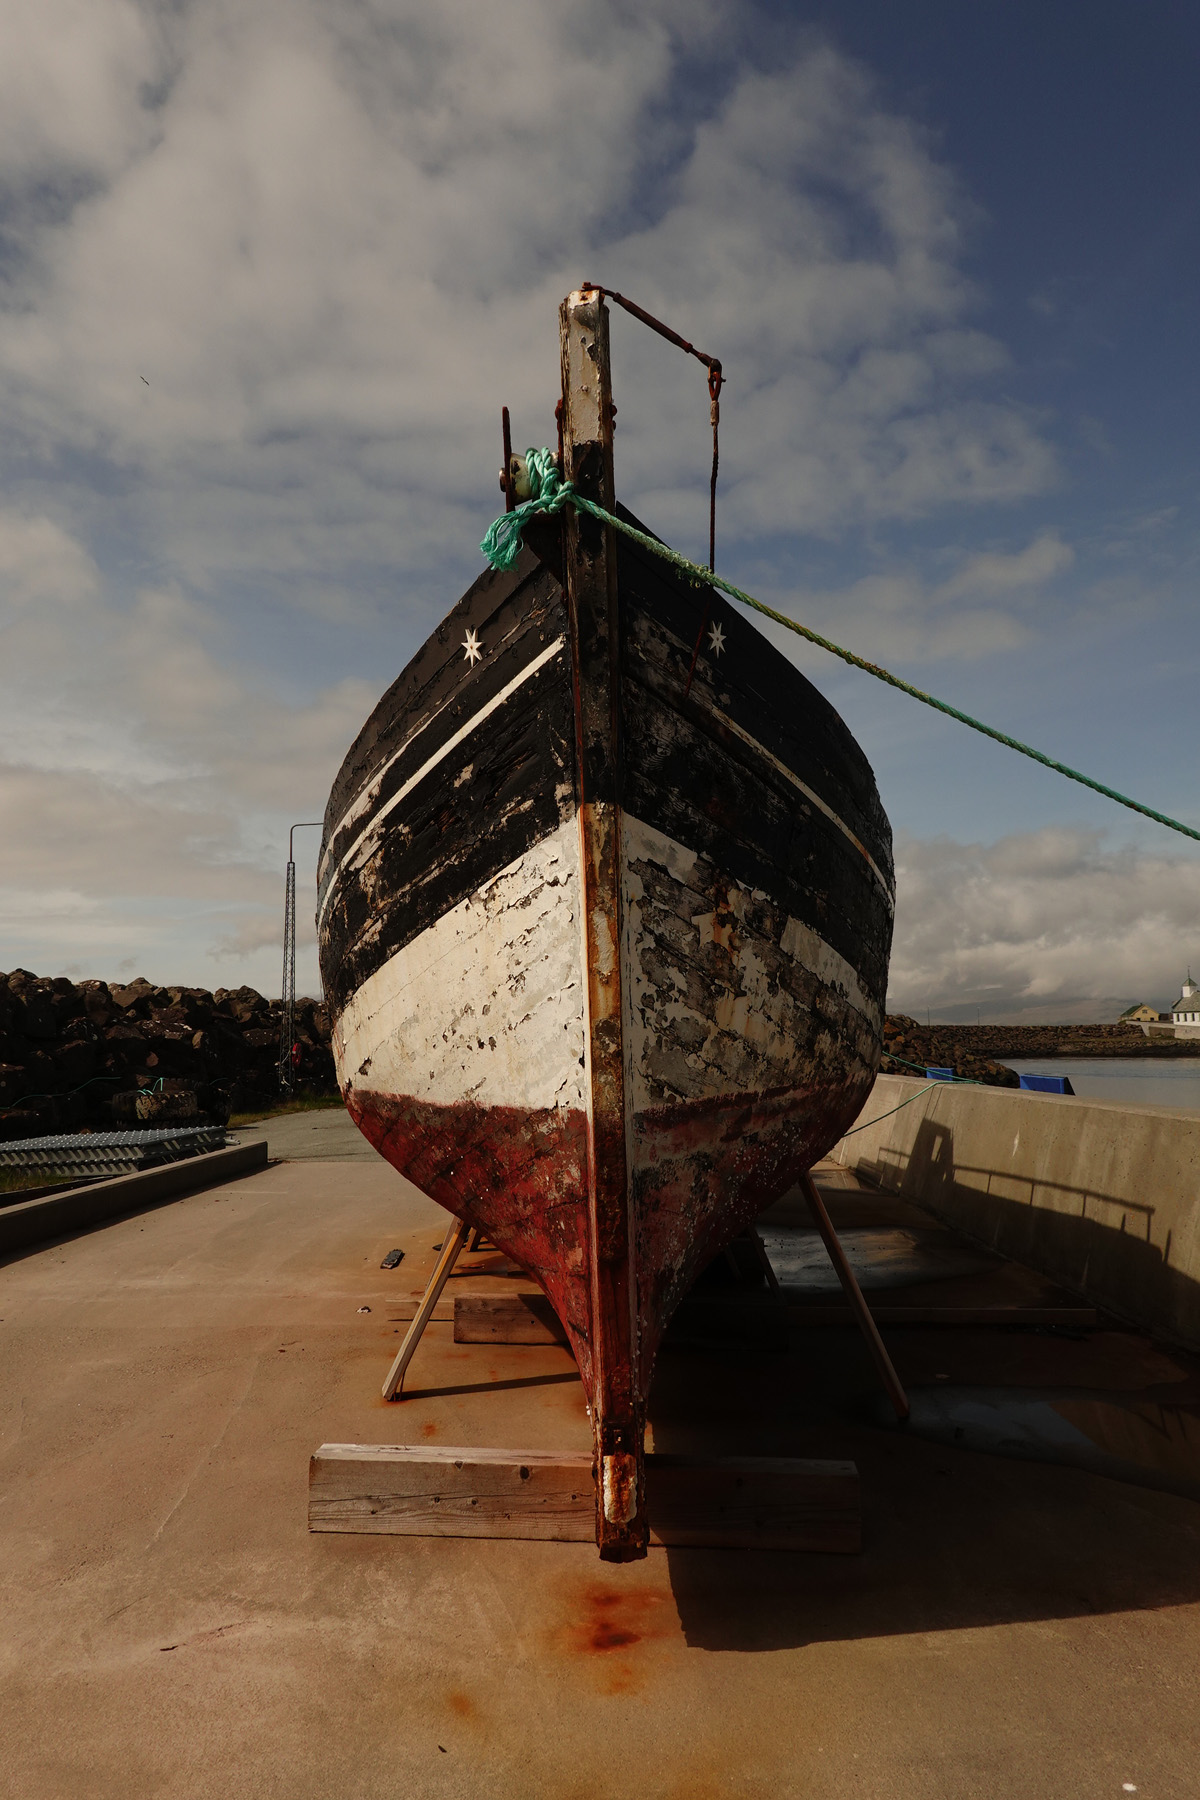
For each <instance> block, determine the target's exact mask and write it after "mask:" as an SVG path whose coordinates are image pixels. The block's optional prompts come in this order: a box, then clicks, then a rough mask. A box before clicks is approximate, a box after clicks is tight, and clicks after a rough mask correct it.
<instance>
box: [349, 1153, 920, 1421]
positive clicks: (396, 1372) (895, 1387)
mask: <svg viewBox="0 0 1200 1800" xmlns="http://www.w3.org/2000/svg"><path fill="white" fill-rule="evenodd" d="M800 1186H801V1188H802V1189H803V1191H804V1197H805V1199H806V1200H807V1202H808V1207H809V1211H810V1212H811V1213H812V1216H813V1218H814V1220H815V1221H816V1226H817V1230H818V1231H819V1232H820V1234H821V1238H822V1241H823V1242H824V1245H825V1248H826V1250H827V1251H828V1252H829V1260H830V1262H831V1263H832V1264H833V1266H834V1268H835V1270H836V1271H837V1277H838V1280H839V1281H840V1282H841V1284H842V1290H843V1292H844V1293H845V1296H846V1299H847V1301H848V1303H849V1306H850V1310H851V1312H852V1313H853V1315H854V1318H855V1321H856V1323H857V1325H858V1327H859V1330H860V1331H861V1332H862V1334H863V1337H864V1338H865V1339H866V1343H867V1348H868V1350H869V1351H870V1353H871V1360H872V1361H873V1362H874V1364H875V1368H876V1370H877V1371H878V1374H879V1379H880V1381H881V1382H882V1383H883V1387H884V1391H885V1392H886V1394H887V1397H888V1399H889V1400H890V1401H891V1403H892V1406H893V1407H894V1408H895V1412H896V1417H897V1418H898V1419H907V1417H908V1415H909V1405H908V1397H907V1395H906V1394H905V1392H904V1388H903V1387H902V1385H901V1382H900V1377H899V1376H898V1375H897V1373H896V1369H895V1365H894V1364H893V1362H892V1359H891V1357H890V1356H889V1355H888V1353H887V1347H886V1345H885V1344H884V1341H883V1339H882V1338H881V1337H880V1335H879V1327H878V1326H877V1325H876V1323H875V1320H874V1318H873V1317H872V1316H871V1309H870V1307H869V1306H868V1305H867V1302H866V1300H865V1299H864V1297H863V1291H862V1289H861V1288H860V1287H859V1285H858V1278H857V1277H856V1275H855V1273H854V1270H853V1269H852V1268H851V1267H850V1263H849V1260H848V1258H847V1256H846V1252H845V1250H844V1249H843V1248H842V1244H841V1240H840V1238H839V1237H838V1235H837V1232H836V1231H835V1230H834V1228H833V1221H832V1220H831V1219H830V1217H829V1214H828V1212H827V1211H826V1208H825V1202H824V1201H823V1200H822V1198H821V1196H820V1194H819V1192H818V1191H817V1185H816V1183H815V1182H814V1180H813V1178H812V1176H811V1175H810V1174H805V1175H803V1176H801V1178H800ZM747 1235H748V1237H749V1238H750V1241H751V1243H752V1244H753V1245H754V1248H755V1253H756V1256H757V1260H758V1263H759V1266H760V1268H761V1269H762V1272H763V1276H764V1278H765V1280H766V1283H767V1287H768V1288H769V1289H770V1291H771V1292H772V1293H773V1294H778V1293H779V1282H778V1279H777V1278H776V1275H775V1271H774V1269H773V1268H772V1267H771V1259H770V1257H769V1256H768V1255H767V1251H766V1246H765V1245H764V1243H763V1241H762V1239H761V1238H760V1237H759V1235H758V1233H757V1231H755V1230H754V1229H753V1227H752V1228H751V1229H750V1231H749V1232H748V1233H747ZM481 1237H482V1233H481V1232H479V1231H478V1230H475V1231H474V1233H472V1228H471V1226H470V1225H468V1224H467V1223H466V1222H465V1221H464V1220H462V1219H455V1220H454V1224H453V1227H452V1229H451V1230H450V1231H449V1233H448V1234H447V1236H446V1238H445V1240H444V1241H443V1244H442V1251H441V1255H440V1256H439V1257H438V1260H437V1264H436V1266H435V1268H434V1271H433V1274H432V1275H431V1276H430V1277H429V1283H428V1286H427V1287H426V1289H425V1292H424V1294H423V1295H422V1296H421V1304H420V1305H419V1306H418V1308H417V1310H416V1312H415V1314H414V1315H413V1321H412V1324H411V1325H410V1326H409V1328H408V1330H407V1332H406V1333H405V1334H404V1342H403V1343H402V1344H401V1346H400V1348H399V1350H398V1351H397V1353H396V1358H395V1361H394V1362H393V1363H392V1366H391V1368H390V1369H389V1370H388V1372H387V1379H386V1380H385V1382H384V1384H383V1397H384V1399H385V1400H397V1399H399V1398H400V1397H401V1395H402V1394H403V1391H404V1376H405V1372H406V1371H407V1369H408V1365H409V1364H410V1363H411V1361H412V1359H413V1357H414V1355H415V1354H416V1349H417V1345H418V1344H419V1343H420V1341H421V1339H422V1337H423V1336H424V1333H425V1327H426V1326H427V1325H428V1323H429V1321H430V1319H431V1318H432V1317H433V1314H434V1309H435V1308H436V1306H437V1303H438V1301H439V1300H440V1299H441V1296H442V1289H443V1288H444V1287H445V1285H446V1283H447V1281H448V1280H449V1278H450V1276H451V1274H452V1272H453V1269H454V1265H455V1263H456V1262H457V1261H458V1259H459V1257H460V1256H461V1255H462V1253H463V1251H464V1250H465V1249H467V1248H468V1239H469V1240H470V1246H469V1247H470V1248H471V1249H473V1250H474V1249H478V1247H479V1244H480V1241H481ZM726 1254H727V1255H728V1254H729V1252H727V1253H726Z"/></svg>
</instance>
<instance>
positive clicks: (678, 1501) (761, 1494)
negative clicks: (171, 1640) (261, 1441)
mask: <svg viewBox="0 0 1200 1800" xmlns="http://www.w3.org/2000/svg"><path fill="white" fill-rule="evenodd" d="M646 1490H647V1492H646V1500H647V1509H648V1512H649V1519H650V1542H651V1543H652V1544H657V1545H661V1546H665V1547H671V1546H678V1545H690V1546H694V1547H696V1548H720V1549H725V1548H728V1549H760V1550H809V1551H825V1552H839V1553H852V1552H854V1551H857V1550H859V1549H860V1548H861V1546H862V1526H861V1508H860V1496H859V1481H858V1470H857V1468H856V1467H855V1465H854V1464H853V1463H851V1462H814V1461H805V1460H801V1459H799V1458H793V1457H735V1456H725V1457H690V1456H671V1455H660V1454H653V1455H648V1456H647V1457H646ZM308 1523H309V1529H310V1530H311V1531H340V1532H375V1533H381V1534H390V1535H396V1536H404V1537H486V1538H531V1539H541V1540H547V1541H552V1542H556V1543H591V1542H592V1541H593V1540H594V1536H595V1529H596V1520H595V1491H594V1486H593V1480H592V1463H591V1458H590V1456H588V1455H586V1454H582V1455H571V1456H562V1455H554V1454H549V1453H547V1452H545V1451H512V1450H494V1449H455V1448H450V1447H444V1448H438V1449H434V1448H430V1447H427V1446H424V1445H421V1446H410V1445H406V1444H322V1445H321V1448H320V1449H319V1450H318V1451H317V1453H316V1455H315V1456H314V1457H313V1458H312V1462H311V1465H310V1472H309V1513H308Z"/></svg>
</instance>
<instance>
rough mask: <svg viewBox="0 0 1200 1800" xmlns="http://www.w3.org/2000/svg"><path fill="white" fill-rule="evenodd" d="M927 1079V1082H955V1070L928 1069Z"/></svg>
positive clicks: (926, 1072)
mask: <svg viewBox="0 0 1200 1800" xmlns="http://www.w3.org/2000/svg"><path fill="white" fill-rule="evenodd" d="M925 1079H926V1081H953V1080H954V1070H953V1069H926V1071H925Z"/></svg>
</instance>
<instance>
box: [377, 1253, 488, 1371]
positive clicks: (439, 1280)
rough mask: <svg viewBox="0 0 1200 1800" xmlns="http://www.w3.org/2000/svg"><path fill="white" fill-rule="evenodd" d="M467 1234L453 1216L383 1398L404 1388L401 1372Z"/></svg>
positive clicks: (397, 1354) (414, 1351) (437, 1299)
mask: <svg viewBox="0 0 1200 1800" xmlns="http://www.w3.org/2000/svg"><path fill="white" fill-rule="evenodd" d="M469 1237H471V1227H470V1226H469V1225H468V1224H467V1222H466V1220H465V1219H455V1221H454V1225H453V1228H452V1229H451V1230H450V1231H449V1232H447V1234H446V1237H445V1239H444V1240H443V1243H442V1254H441V1255H440V1256H439V1257H438V1259H437V1263H436V1266H435V1267H434V1271H433V1274H432V1275H431V1276H430V1277H429V1285H428V1286H427V1287H426V1289H425V1292H424V1294H423V1295H422V1296H421V1304H420V1306H418V1308H417V1310H416V1312H415V1313H414V1315H413V1322H412V1324H411V1325H410V1326H409V1328H408V1330H407V1331H406V1332H405V1334H404V1342H403V1343H402V1344H401V1346H400V1348H399V1350H398V1351H397V1352H396V1360H395V1362H394V1363H393V1364H392V1366H391V1368H390V1369H389V1370H388V1372H387V1380H386V1381H385V1382H384V1384H383V1397H384V1399H385V1400H397V1399H399V1397H400V1395H401V1393H402V1391H403V1388H404V1372H405V1370H406V1369H407V1368H408V1365H409V1363H410V1362H411V1361H412V1359H413V1357H414V1356H415V1355H416V1350H417V1345H418V1344H419V1343H420V1341H421V1339H422V1337H423V1336H424V1334H425V1327H426V1326H427V1325H428V1323H429V1321H430V1319H432V1317H433V1309H434V1307H435V1306H436V1305H437V1303H438V1301H439V1300H440V1299H441V1297H442V1289H443V1288H444V1287H445V1285H446V1283H447V1281H448V1280H449V1279H450V1272H451V1270H452V1269H453V1268H454V1265H455V1263H456V1262H457V1261H458V1259H459V1257H460V1256H461V1255H462V1253H463V1251H464V1250H465V1249H466V1247H467V1239H468V1238H469ZM479 1239H480V1233H479V1232H478V1231H476V1232H475V1234H474V1245H473V1247H477V1246H478V1243H479Z"/></svg>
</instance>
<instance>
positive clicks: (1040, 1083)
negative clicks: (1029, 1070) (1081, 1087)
mask: <svg viewBox="0 0 1200 1800" xmlns="http://www.w3.org/2000/svg"><path fill="white" fill-rule="evenodd" d="M1021 1086H1022V1087H1023V1088H1025V1089H1027V1091H1028V1092H1029V1093H1031V1094H1073V1093H1074V1092H1075V1089H1074V1088H1073V1087H1072V1086H1071V1077H1070V1076H1069V1075H1022V1077H1021Z"/></svg>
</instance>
